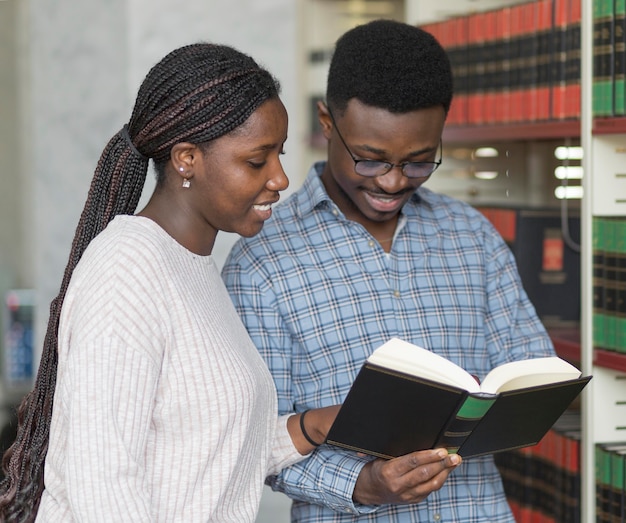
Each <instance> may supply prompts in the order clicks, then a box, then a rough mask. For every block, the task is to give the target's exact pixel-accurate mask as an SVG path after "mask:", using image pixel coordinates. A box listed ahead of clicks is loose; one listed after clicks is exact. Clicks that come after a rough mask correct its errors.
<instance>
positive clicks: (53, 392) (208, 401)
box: [0, 43, 337, 523]
mask: <svg viewBox="0 0 626 523" xmlns="http://www.w3.org/2000/svg"><path fill="white" fill-rule="evenodd" d="M286 138H287V113H286V111H285V108H284V106H283V104H282V102H281V101H280V99H279V94H278V84H277V82H276V81H275V79H274V78H273V77H272V76H271V75H270V73H268V72H267V71H266V70H264V69H263V68H261V67H259V66H258V65H257V64H256V63H255V61H254V60H253V59H252V58H250V57H248V56H246V55H244V54H242V53H240V52H238V51H236V50H235V49H232V48H230V47H227V46H220V45H214V44H208V43H199V44H194V45H189V46H184V47H182V48H179V49H177V50H175V51H173V52H171V53H170V54H168V55H167V56H166V57H165V58H163V60H162V61H161V62H159V63H158V64H157V65H155V66H154V67H153V68H152V69H151V70H150V72H149V73H148V75H147V77H146V79H145V80H144V82H143V83H142V85H141V87H140V89H139V93H138V96H137V100H136V102H135V107H134V110H133V113H132V116H131V118H130V121H129V122H128V125H125V126H123V128H122V129H121V130H120V131H119V132H118V133H117V134H116V135H115V136H114V137H113V138H112V139H111V140H110V142H109V143H108V145H107V146H106V148H105V149H104V152H103V153H102V156H101V158H100V161H99V162H98V165H97V168H96V170H95V174H94V177H93V181H92V184H91V188H90V191H89V195H88V198H87V202H86V204H85V208H84V210H83V213H82V216H81V218H80V221H79V224H78V228H77V230H76V235H75V238H74V242H73V244H72V250H71V254H70V257H69V262H68V265H67V268H66V270H65V275H64V278H63V282H62V284H61V290H60V292H59V295H58V296H57V297H56V299H55V300H54V301H53V302H52V305H51V309H50V320H49V324H48V331H47V334H46V337H45V346H44V350H43V355H42V359H41V364H40V368H39V373H38V375H37V380H36V384H35V387H34V390H33V391H32V392H31V393H30V394H29V395H28V396H27V397H26V398H25V400H24V401H23V403H22V405H21V406H20V412H19V416H20V424H19V428H18V434H17V439H16V441H15V443H14V444H13V446H12V447H11V448H10V449H9V451H8V452H7V453H6V454H5V457H4V468H5V471H6V475H7V477H6V479H5V480H4V482H3V483H2V491H1V497H0V520H2V521H11V522H15V521H20V522H22V521H29V522H30V521H34V520H35V519H36V520H37V521H63V522H68V521H107V522H111V521H141V522H148V521H186V522H194V521H198V522H200V521H202V522H204V521H219V522H230V521H232V522H237V523H241V522H246V521H254V519H255V516H256V513H257V510H258V504H259V499H260V495H261V490H262V486H263V481H264V478H265V477H266V476H267V475H268V474H272V473H276V472H277V471H278V470H279V469H280V468H281V467H283V466H286V465H289V464H292V463H294V462H296V461H298V460H300V459H301V458H302V457H303V455H305V454H307V453H309V452H311V451H312V450H313V448H314V444H316V442H321V441H323V440H324V438H325V435H326V432H327V429H328V427H329V426H330V424H331V423H332V421H333V419H334V416H335V414H336V410H337V407H331V408H327V409H317V410H312V411H311V412H310V413H309V414H308V415H307V419H306V424H305V423H304V419H303V414H293V413H291V414H289V415H285V416H281V417H278V415H277V406H276V397H275V395H276V391H275V388H274V385H273V381H272V378H271V376H270V374H269V372H268V370H267V368H266V367H265V365H264V363H263V360H262V359H261V357H260V356H259V354H258V352H257V350H256V349H255V347H254V346H253V345H252V342H251V340H250V338H249V337H248V335H247V333H246V330H245V328H244V326H243V324H242V323H241V321H240V320H239V317H238V316H237V314H236V312H235V309H234V307H233V305H232V303H231V301H230V298H229V296H228V294H227V292H226V289H225V287H224V285H223V283H222V281H221V278H220V275H219V272H218V269H217V267H216V265H215V263H214V261H213V259H212V257H211V251H212V248H213V244H214V242H215V237H216V235H217V233H218V231H220V230H224V231H231V232H237V233H239V234H240V235H242V236H252V235H254V234H256V233H258V232H259V231H260V230H261V228H262V226H263V223H264V221H265V220H267V219H268V218H269V217H270V216H271V213H272V211H271V206H272V204H274V203H275V202H276V201H277V200H278V198H279V191H281V190H284V189H285V188H286V187H287V185H288V181H287V178H286V176H285V173H284V171H283V169H282V166H281V163H280V159H279V155H280V154H281V153H282V150H283V144H284V142H285V140H286ZM150 159H152V161H153V163H154V167H155V171H156V173H157V184H156V188H155V190H154V193H153V195H152V197H151V199H150V201H149V202H148V204H147V205H146V207H145V208H144V209H143V210H141V211H140V212H138V213H137V214H136V215H133V213H135V211H136V206H137V204H138V201H139V197H140V195H141V191H142V188H143V185H144V181H145V177H146V172H147V168H148V163H149V160H150ZM53 398H54V402H53Z"/></svg>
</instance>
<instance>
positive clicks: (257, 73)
mask: <svg viewBox="0 0 626 523" xmlns="http://www.w3.org/2000/svg"><path fill="white" fill-rule="evenodd" d="M278 92H279V85H278V82H277V81H276V80H275V79H274V78H273V77H272V76H271V74H270V73H269V72H267V71H266V70H265V69H263V68H261V67H259V66H258V65H257V64H256V62H255V61H254V60H253V59H252V58H250V57H249V56H247V55H245V54H242V53H240V52H239V51H237V50H235V49H233V48H231V47H228V46H221V45H215V44H208V43H198V44H193V45H189V46H185V47H181V48H179V49H177V50H175V51H172V52H171V53H170V54H168V55H167V56H166V57H165V58H163V59H162V60H161V61H160V62H159V63H158V64H156V65H155V66H154V67H153V68H152V69H151V70H150V72H149V73H148V75H147V76H146V78H145V80H144V81H143V83H142V85H141V87H140V89H139V92H138V95H137V100H136V101H135V107H134V109H133V113H132V116H131V119H130V121H129V123H128V127H126V126H125V127H124V128H122V130H120V131H119V132H118V133H117V134H115V135H114V136H113V138H111V140H110V141H109V143H108V144H107V146H106V147H105V149H104V151H103V152H102V155H101V157H100V160H99V161H98V164H97V167H96V170H95V173H94V176H93V179H92V182H91V187H90V189H89V193H88V196H87V201H86V203H85V206H84V208H83V212H82V214H81V217H80V220H79V222H78V226H77V228H76V231H75V235H74V240H73V242H72V247H71V251H70V256H69V260H68V263H67V266H66V268H65V272H64V275H63V280H62V283H61V287H60V291H59V294H58V296H57V297H56V298H55V299H54V300H52V303H51V305H50V317H49V320H48V327H47V331H46V335H45V339H44V345H43V351H42V356H41V361H40V364H39V369H38V372H37V378H36V380H35V385H34V388H33V390H32V391H31V392H30V393H29V394H28V395H26V397H25V398H24V399H23V401H22V403H21V404H20V406H19V408H18V431H17V437H16V439H15V442H14V443H13V445H12V446H11V447H10V448H9V449H8V450H7V451H6V453H5V454H4V456H3V459H2V466H3V469H4V471H5V479H4V480H3V481H2V483H1V484H0V520H1V521H11V522H32V521H34V520H35V517H36V515H37V509H38V507H39V503H40V500H41V495H42V492H43V489H44V481H43V479H44V478H43V467H44V463H45V458H46V453H47V451H48V440H49V434H50V421H51V418H52V403H53V396H54V391H55V387H56V376H57V365H58V352H57V348H58V328H59V318H60V315H61V308H62V305H63V300H64V298H65V293H66V291H67V288H68V285H69V283H70V279H71V277H72V273H73V271H74V268H75V267H76V265H77V264H78V262H79V260H80V258H81V257H82V255H83V253H84V252H85V249H86V248H87V246H88V245H89V243H90V242H91V240H92V239H93V238H94V237H95V236H96V235H97V234H98V233H100V232H101V231H102V230H103V229H104V228H105V227H106V226H107V224H108V223H109V222H110V221H111V220H112V219H113V218H114V217H115V216H116V215H118V214H132V213H134V212H135V210H136V207H137V204H138V202H139V198H140V197H141V193H142V190H143V186H144V183H145V178H146V173H147V169H148V161H149V158H152V159H153V161H154V164H155V168H156V171H157V183H162V182H163V179H164V176H165V174H164V168H165V167H164V166H165V164H166V162H167V161H168V160H169V157H170V152H171V149H172V146H174V145H175V144H176V143H180V142H184V141H187V142H191V143H196V144H199V145H204V144H206V143H207V142H210V141H211V140H214V139H216V138H219V137H220V136H223V135H225V134H227V133H229V132H231V131H232V130H234V129H236V128H237V127H239V126H240V125H241V124H243V123H244V122H245V121H246V120H247V119H248V117H249V116H250V115H251V114H252V113H253V112H254V111H255V110H256V109H257V108H258V107H259V106H260V105H261V104H262V103H263V102H264V101H266V100H268V99H270V98H274V97H277V96H278Z"/></svg>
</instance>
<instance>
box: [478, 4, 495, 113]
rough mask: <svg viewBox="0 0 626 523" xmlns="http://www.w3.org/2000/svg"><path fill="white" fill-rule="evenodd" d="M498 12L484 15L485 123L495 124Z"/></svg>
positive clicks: (489, 12) (483, 103)
mask: <svg viewBox="0 0 626 523" xmlns="http://www.w3.org/2000/svg"><path fill="white" fill-rule="evenodd" d="M497 14H498V13H497V11H495V10H492V11H485V12H484V13H483V51H482V55H483V57H484V58H483V67H484V85H485V87H484V93H483V102H482V110H483V123H486V124H493V123H495V122H496V116H495V107H496V97H497V93H498V78H497V76H496V74H497V63H498V54H497V42H496V21H497Z"/></svg>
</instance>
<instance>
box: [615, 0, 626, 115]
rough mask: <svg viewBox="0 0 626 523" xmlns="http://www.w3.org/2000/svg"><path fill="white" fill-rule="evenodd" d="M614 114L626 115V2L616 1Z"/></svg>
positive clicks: (622, 0)
mask: <svg viewBox="0 0 626 523" xmlns="http://www.w3.org/2000/svg"><path fill="white" fill-rule="evenodd" d="M613 42H614V44H613V49H614V68H615V69H614V72H613V74H614V80H613V114H614V115H615V116H623V115H625V114H626V0H615V23H614V27H613Z"/></svg>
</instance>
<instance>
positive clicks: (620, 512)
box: [611, 450, 624, 523]
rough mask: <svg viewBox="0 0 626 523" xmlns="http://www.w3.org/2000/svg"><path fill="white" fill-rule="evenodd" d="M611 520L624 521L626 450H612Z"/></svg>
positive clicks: (618, 522) (616, 522) (615, 522)
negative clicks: (625, 458)
mask: <svg viewBox="0 0 626 523" xmlns="http://www.w3.org/2000/svg"><path fill="white" fill-rule="evenodd" d="M611 502H612V503H611V521H612V522H613V523H622V522H623V521H624V519H623V516H624V452H623V450H614V451H613V452H611Z"/></svg>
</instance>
